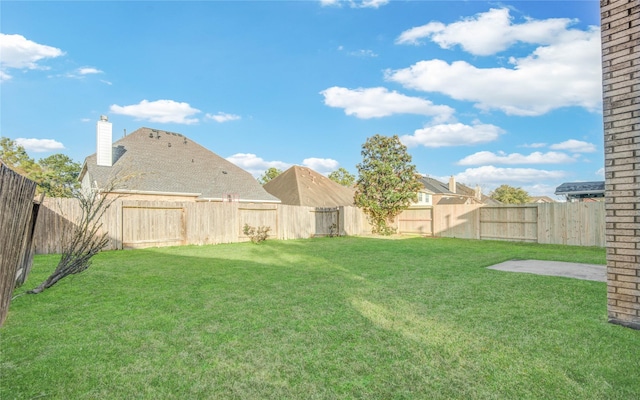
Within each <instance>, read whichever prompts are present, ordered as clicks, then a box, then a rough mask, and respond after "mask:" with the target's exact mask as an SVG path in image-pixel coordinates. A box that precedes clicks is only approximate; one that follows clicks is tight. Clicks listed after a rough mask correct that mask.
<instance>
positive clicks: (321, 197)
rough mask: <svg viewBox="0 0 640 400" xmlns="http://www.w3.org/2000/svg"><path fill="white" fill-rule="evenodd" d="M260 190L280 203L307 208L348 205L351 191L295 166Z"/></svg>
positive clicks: (351, 197) (350, 199) (322, 176)
mask: <svg viewBox="0 0 640 400" xmlns="http://www.w3.org/2000/svg"><path fill="white" fill-rule="evenodd" d="M264 189H265V190H266V191H267V192H269V193H271V194H272V195H274V196H276V197H278V198H279V199H280V200H281V201H282V203H283V204H289V205H297V206H308V207H338V206H351V205H353V196H354V193H355V191H354V189H352V188H348V187H345V186H342V185H340V184H339V183H336V182H334V181H332V180H331V179H329V178H327V177H326V176H324V175H321V174H319V173H317V172H316V171H314V170H312V169H310V168H306V167H301V166H298V165H295V166H293V167H291V168H289V169H288V170H286V171H285V172H283V173H282V174H280V175H278V176H277V177H275V178H273V179H272V180H270V181H269V182H267V183H266V184H265V185H264Z"/></svg>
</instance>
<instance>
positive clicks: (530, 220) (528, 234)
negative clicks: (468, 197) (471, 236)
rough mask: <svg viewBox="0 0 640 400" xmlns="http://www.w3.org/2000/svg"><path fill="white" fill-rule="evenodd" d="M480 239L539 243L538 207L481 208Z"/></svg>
mask: <svg viewBox="0 0 640 400" xmlns="http://www.w3.org/2000/svg"><path fill="white" fill-rule="evenodd" d="M479 211H480V239H489V240H510V241H518V242H537V241H538V206H537V205H522V206H515V205H514V206H509V207H502V206H500V207H487V206H485V207H482V208H480V210H479Z"/></svg>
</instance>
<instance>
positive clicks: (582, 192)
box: [555, 181, 605, 202]
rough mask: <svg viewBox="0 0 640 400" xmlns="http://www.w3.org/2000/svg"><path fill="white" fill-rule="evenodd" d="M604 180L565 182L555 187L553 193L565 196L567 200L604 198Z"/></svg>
mask: <svg viewBox="0 0 640 400" xmlns="http://www.w3.org/2000/svg"><path fill="white" fill-rule="evenodd" d="M604 192H605V190H604V181H595V182H565V183H563V184H562V185H560V186H558V187H557V188H556V191H555V194H557V195H558V196H565V197H566V199H567V201H568V202H575V201H596V200H600V201H602V200H604Z"/></svg>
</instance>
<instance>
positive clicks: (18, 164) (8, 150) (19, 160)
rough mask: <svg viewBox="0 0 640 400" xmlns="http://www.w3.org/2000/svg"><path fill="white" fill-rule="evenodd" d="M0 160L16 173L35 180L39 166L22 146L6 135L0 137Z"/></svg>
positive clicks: (38, 172)
mask: <svg viewBox="0 0 640 400" xmlns="http://www.w3.org/2000/svg"><path fill="white" fill-rule="evenodd" d="M0 160H2V161H3V162H4V163H5V164H6V165H7V166H8V167H9V168H11V169H12V170H14V171H16V172H17V173H19V174H21V175H24V176H26V177H27V178H29V179H31V180H33V181H36V182H37V178H38V175H39V174H40V166H39V165H38V163H37V162H35V160H34V159H33V158H31V157H29V155H28V154H27V151H26V150H25V149H24V147H22V146H20V145H19V144H17V143H16V142H15V141H13V140H11V139H9V138H7V137H0Z"/></svg>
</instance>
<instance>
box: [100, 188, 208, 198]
mask: <svg viewBox="0 0 640 400" xmlns="http://www.w3.org/2000/svg"><path fill="white" fill-rule="evenodd" d="M109 193H123V194H157V195H162V196H192V197H196V196H200V195H201V194H202V193H180V192H156V191H151V190H148V191H147V190H126V189H116V190H112V191H111V192H109Z"/></svg>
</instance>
